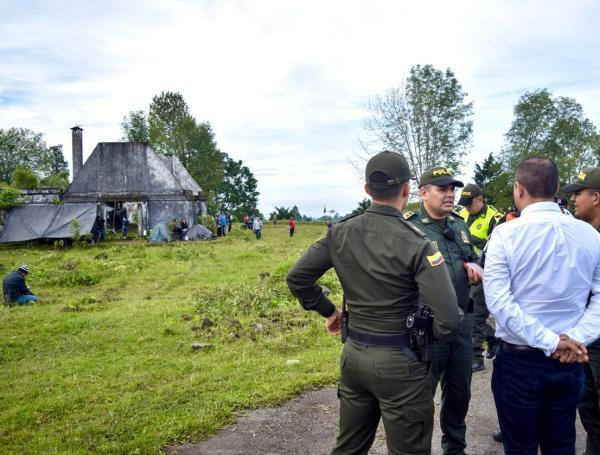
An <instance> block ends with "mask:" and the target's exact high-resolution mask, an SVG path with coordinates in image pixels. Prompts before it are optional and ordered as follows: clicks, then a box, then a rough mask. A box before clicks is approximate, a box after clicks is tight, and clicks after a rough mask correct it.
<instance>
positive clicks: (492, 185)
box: [473, 153, 513, 208]
mask: <svg viewBox="0 0 600 455" xmlns="http://www.w3.org/2000/svg"><path fill="white" fill-rule="evenodd" d="M473 180H474V181H475V184H476V185H478V186H479V187H480V188H481V189H482V190H483V196H484V199H485V202H486V203H487V204H490V205H493V206H495V207H496V208H506V207H509V206H512V205H513V202H512V200H513V196H512V174H511V173H510V172H508V171H506V169H505V168H504V167H503V165H502V161H501V160H499V159H496V158H495V157H494V155H493V154H492V153H490V154H489V155H488V157H487V158H486V159H485V160H483V163H481V164H479V163H475V174H474V176H473Z"/></svg>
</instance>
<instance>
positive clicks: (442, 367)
mask: <svg viewBox="0 0 600 455" xmlns="http://www.w3.org/2000/svg"><path fill="white" fill-rule="evenodd" d="M472 328H473V319H472V317H471V315H470V314H465V319H464V321H463V322H462V323H461V325H460V327H459V328H458V330H457V331H456V332H455V333H454V334H453V335H452V336H451V337H450V338H448V339H445V340H436V341H435V342H434V345H433V362H432V367H431V372H432V378H433V390H434V393H435V388H436V386H437V384H438V382H439V383H440V385H441V387H442V403H441V409H440V428H441V430H442V449H443V451H444V455H462V454H464V451H465V447H467V442H466V433H467V424H466V423H465V418H466V417H467V412H468V410H469V401H470V400H471V355H472V351H473V346H472V341H471V338H472Z"/></svg>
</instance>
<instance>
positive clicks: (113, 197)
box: [64, 127, 207, 234]
mask: <svg viewBox="0 0 600 455" xmlns="http://www.w3.org/2000/svg"><path fill="white" fill-rule="evenodd" d="M72 130H73V182H72V183H71V185H69V188H68V189H67V191H66V192H65V195H64V201H65V202H66V203H75V202H96V203H99V204H100V210H101V211H102V214H103V215H105V214H106V212H107V211H110V210H113V209H114V208H116V207H121V206H124V207H126V208H127V212H128V216H129V219H130V220H131V218H132V217H133V218H137V224H138V230H139V232H140V234H143V233H144V231H146V230H147V229H148V228H151V227H152V226H154V225H155V224H156V223H159V222H164V223H169V222H170V221H172V220H173V219H174V218H177V219H181V218H184V217H185V218H187V219H188V222H189V224H190V225H192V224H195V223H197V218H198V216H199V215H206V213H207V207H206V198H205V197H204V195H203V193H202V189H201V188H200V186H199V185H198V183H197V182H196V181H195V180H194V178H193V177H192V176H191V175H190V174H189V172H188V171H187V170H186V169H185V168H184V167H183V165H182V164H181V162H180V161H179V159H178V158H177V157H175V156H164V155H159V154H157V153H156V152H155V151H154V150H153V149H152V146H150V145H149V144H139V143H133V142H101V143H99V144H98V145H96V148H95V149H94V151H93V152H92V154H91V155H90V157H89V158H88V159H87V160H86V162H85V163H84V164H81V167H80V168H76V166H77V165H78V163H83V159H82V158H81V154H82V149H81V131H82V130H81V128H79V127H74V128H72ZM76 155H77V156H76Z"/></svg>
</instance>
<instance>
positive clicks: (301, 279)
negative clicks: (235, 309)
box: [287, 204, 462, 337]
mask: <svg viewBox="0 0 600 455" xmlns="http://www.w3.org/2000/svg"><path fill="white" fill-rule="evenodd" d="M443 262H444V259H443V256H442V255H441V254H440V252H439V251H438V250H437V249H436V248H434V247H433V245H432V244H431V242H429V241H428V240H427V239H426V238H425V235H424V234H423V233H422V232H420V231H419V230H418V229H415V228H414V227H413V226H411V225H410V224H408V223H407V222H406V221H404V219H403V218H402V215H401V213H400V212H399V211H398V210H396V209H394V208H393V207H389V206H385V205H379V204H373V205H371V207H369V208H368V209H367V210H366V211H365V212H364V213H362V214H360V215H357V216H354V217H349V218H347V219H345V220H343V221H341V222H339V223H337V224H336V225H335V226H334V227H333V228H332V229H329V232H328V233H327V236H326V237H325V238H323V239H321V240H319V241H318V242H316V243H315V244H313V245H312V246H311V247H310V248H309V250H308V251H307V252H306V253H305V254H304V255H303V256H302V257H301V258H300V259H299V260H298V261H297V262H296V264H294V266H293V267H292V269H291V270H290V272H289V274H288V276H287V283H288V286H289V288H290V291H291V292H292V294H293V295H294V296H295V297H297V298H298V300H299V301H300V303H301V304H302V306H303V307H304V308H305V309H307V310H315V311H318V312H319V313H321V314H322V315H323V316H330V315H331V314H332V313H333V312H334V310H335V307H334V305H333V304H332V303H331V301H330V300H329V299H328V298H327V296H325V295H324V294H323V291H322V290H321V287H320V286H318V285H317V284H316V281H317V280H318V279H319V278H320V277H321V276H322V275H323V274H324V273H325V272H326V271H327V270H328V269H329V268H331V267H334V268H335V271H336V273H337V275H338V277H339V279H340V282H341V284H342V288H343V290H344V295H345V298H346V303H347V305H348V311H349V314H350V316H349V327H350V328H351V329H355V330H358V331H364V332H374V333H397V332H400V331H402V330H405V329H406V317H407V316H408V315H409V314H411V313H413V312H414V311H416V310H417V307H418V304H419V298H420V297H421V298H422V300H423V302H424V303H426V304H427V305H429V307H430V308H431V309H432V311H433V313H434V315H435V323H434V334H435V335H436V336H437V337H443V336H446V335H449V334H450V333H452V332H453V331H454V330H455V329H456V328H457V327H458V325H459V324H460V322H461V319H462V312H461V311H460V310H459V309H458V307H457V301H456V294H455V292H454V288H453V286H452V282H451V281H450V276H449V274H448V271H447V270H446V267H444V265H443Z"/></svg>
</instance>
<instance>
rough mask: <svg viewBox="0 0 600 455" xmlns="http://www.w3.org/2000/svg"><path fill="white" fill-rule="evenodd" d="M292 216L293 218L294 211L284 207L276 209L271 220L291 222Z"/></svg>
mask: <svg viewBox="0 0 600 455" xmlns="http://www.w3.org/2000/svg"><path fill="white" fill-rule="evenodd" d="M290 216H292V209H290V208H289V207H284V206H283V205H282V206H281V207H277V206H276V207H275V211H274V212H271V214H270V215H269V219H271V220H272V219H278V220H289V219H290Z"/></svg>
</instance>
